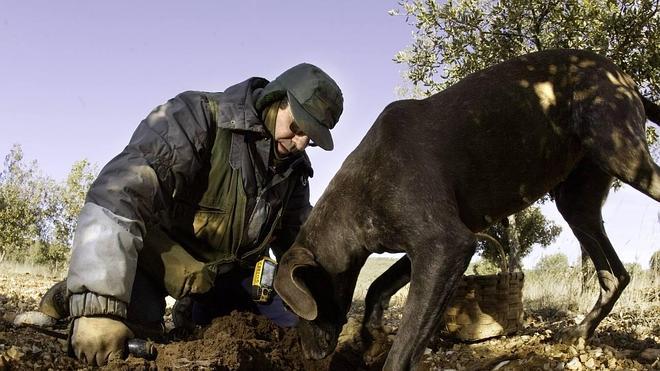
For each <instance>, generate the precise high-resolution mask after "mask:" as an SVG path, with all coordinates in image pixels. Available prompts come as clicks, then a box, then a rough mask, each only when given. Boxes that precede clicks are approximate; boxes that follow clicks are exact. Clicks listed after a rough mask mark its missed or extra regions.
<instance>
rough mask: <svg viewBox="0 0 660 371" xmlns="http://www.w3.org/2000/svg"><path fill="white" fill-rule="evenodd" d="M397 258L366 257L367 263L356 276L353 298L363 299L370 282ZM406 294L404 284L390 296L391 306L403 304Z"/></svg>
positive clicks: (406, 288)
mask: <svg viewBox="0 0 660 371" xmlns="http://www.w3.org/2000/svg"><path fill="white" fill-rule="evenodd" d="M397 260H398V259H397V258H384V257H369V259H367V263H366V264H365V265H364V267H362V270H361V271H360V275H359V276H358V280H357V285H356V286H355V291H354V292H353V300H358V301H362V300H364V297H365V296H366V295H367V290H368V289H369V285H370V284H371V282H373V281H374V280H375V279H376V278H377V277H378V276H380V274H381V273H383V272H384V271H385V270H387V268H389V267H390V266H391V265H392V264H394V263H395V262H396V261H397ZM407 294H408V285H406V286H404V287H403V288H402V289H401V290H399V292H397V293H396V294H395V295H394V296H393V297H392V299H391V301H390V304H391V305H392V306H398V307H401V306H403V304H405V302H406V295H407Z"/></svg>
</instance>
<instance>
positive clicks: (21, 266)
mask: <svg viewBox="0 0 660 371" xmlns="http://www.w3.org/2000/svg"><path fill="white" fill-rule="evenodd" d="M0 269H2V271H3V272H4V273H5V274H13V275H21V274H31V275H36V276H42V277H48V278H53V279H57V280H62V279H64V278H66V274H67V269H68V267H67V266H65V267H63V268H60V269H54V268H51V267H48V266H45V265H39V264H30V263H16V262H12V261H3V262H0Z"/></svg>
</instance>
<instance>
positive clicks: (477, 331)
mask: <svg viewBox="0 0 660 371" xmlns="http://www.w3.org/2000/svg"><path fill="white" fill-rule="evenodd" d="M524 281H525V276H524V274H523V273H522V272H515V273H498V274H492V275H483V276H479V275H470V276H463V279H462V280H461V282H460V283H459V285H458V288H457V289H456V292H455V293H454V296H453V297H452V299H451V301H450V302H449V307H448V308H447V310H446V311H445V314H444V315H443V318H442V325H441V327H440V329H441V330H440V335H441V336H443V337H452V338H457V339H460V340H465V341H475V340H482V339H487V338H490V337H493V336H499V335H510V334H513V333H514V332H516V331H517V330H518V329H520V326H521V325H522V319H523V306H522V288H523V284H524Z"/></svg>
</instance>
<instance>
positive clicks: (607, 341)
mask: <svg viewBox="0 0 660 371" xmlns="http://www.w3.org/2000/svg"><path fill="white" fill-rule="evenodd" d="M58 278H59V277H56V276H55V275H52V274H48V273H44V274H34V273H15V272H9V271H7V270H4V269H0V317H1V319H0V370H8V369H12V370H14V369H16V370H23V369H39V370H42V369H43V370H47V369H54V370H59V369H67V370H78V369H91V368H90V367H87V366H85V365H84V364H81V363H80V362H78V361H77V360H75V359H73V358H70V357H68V356H67V354H66V342H65V341H64V340H61V339H57V338H55V337H53V336H50V335H47V334H44V333H43V332H38V331H36V330H34V329H32V328H29V327H17V326H14V325H13V320H14V318H15V316H16V314H17V313H20V312H24V311H28V310H34V309H36V307H37V305H38V299H39V297H40V296H41V295H42V294H43V293H44V292H45V291H46V290H47V289H48V288H49V287H50V286H51V285H52V284H53V283H55V282H56V281H57V279H58ZM361 311H362V305H361V303H360V302H359V301H358V302H356V303H355V305H354V308H353V309H352V311H351V315H350V321H349V323H348V324H347V326H346V327H345V331H344V333H343V334H342V336H341V338H340V345H339V347H338V351H337V352H336V353H335V354H334V355H333V356H331V357H329V358H328V359H326V360H323V361H318V362H312V361H307V360H304V359H303V358H302V357H301V354H302V352H301V350H300V348H299V345H298V344H297V341H298V339H297V333H296V331H295V330H283V329H280V328H278V327H276V326H274V325H272V324H271V323H269V322H268V321H266V320H265V319H263V318H261V317H258V316H254V315H251V314H244V313H243V314H241V313H233V314H232V315H231V316H228V317H224V318H220V319H217V320H216V321H214V322H213V323H212V324H211V325H210V326H209V327H207V328H204V329H200V330H199V331H198V332H197V333H196V334H194V335H192V336H190V337H188V338H186V340H184V341H176V342H172V343H169V344H157V349H158V357H157V358H156V360H155V361H146V360H143V359H139V358H135V357H129V358H128V359H127V360H124V361H116V362H114V363H112V364H110V365H108V366H106V367H105V369H124V370H150V369H184V370H188V369H198V370H206V369H218V370H303V369H304V370H324V369H332V370H375V369H380V367H381V366H382V362H383V361H384V354H380V355H377V356H376V357H374V358H372V359H370V361H369V363H365V362H364V361H363V359H362V354H363V353H364V352H363V351H362V350H361V349H360V345H359V343H357V342H355V341H354V339H355V334H356V333H357V329H358V324H359V319H360V315H361ZM400 317H401V310H400V308H393V309H392V310H390V311H388V313H387V314H386V324H387V325H386V329H387V331H388V332H389V333H390V336H389V340H391V339H392V338H393V337H394V336H395V334H396V331H397V326H398V323H399V320H400ZM576 319H579V318H578V317H577V315H576V314H575V313H567V312H559V311H552V310H547V309H546V310H539V311H534V312H526V313H525V325H524V328H523V329H522V330H521V331H520V332H519V333H518V334H516V335H515V336H509V337H498V338H494V339H491V340H487V341H483V342H479V343H474V344H464V343H452V342H449V341H447V340H442V339H436V340H434V341H433V342H432V344H431V346H430V348H429V349H427V352H426V354H425V356H424V365H423V367H422V368H423V369H430V370H442V369H453V370H562V369H565V370H590V369H594V370H598V369H610V370H656V369H660V358H659V357H660V307H658V306H656V307H653V306H649V307H648V308H644V309H636V310H620V311H617V312H616V313H614V314H612V315H610V316H609V317H608V318H606V319H605V320H604V321H603V323H602V324H601V326H600V327H599V328H598V330H597V336H596V337H595V338H594V339H592V340H591V341H590V342H589V343H588V344H578V345H576V346H568V345H564V344H560V343H558V342H557V341H556V340H555V335H556V334H557V333H558V332H559V331H561V330H562V329H563V328H565V327H567V326H569V325H570V324H572V323H574V321H575V320H576ZM51 330H52V331H55V332H57V331H59V332H61V333H64V332H65V331H66V329H65V326H64V324H59V325H56V326H55V327H54V328H51Z"/></svg>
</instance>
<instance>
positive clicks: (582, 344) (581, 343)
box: [576, 338, 585, 350]
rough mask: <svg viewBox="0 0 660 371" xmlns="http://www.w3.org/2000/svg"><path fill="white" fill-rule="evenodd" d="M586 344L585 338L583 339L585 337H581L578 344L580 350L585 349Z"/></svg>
mask: <svg viewBox="0 0 660 371" xmlns="http://www.w3.org/2000/svg"><path fill="white" fill-rule="evenodd" d="M584 345H585V344H584V339H583V338H579V339H578V342H577V346H576V348H577V349H578V350H584Z"/></svg>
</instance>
